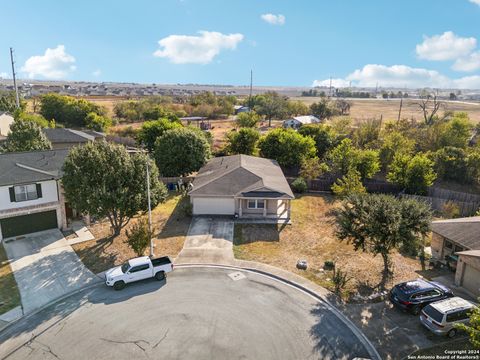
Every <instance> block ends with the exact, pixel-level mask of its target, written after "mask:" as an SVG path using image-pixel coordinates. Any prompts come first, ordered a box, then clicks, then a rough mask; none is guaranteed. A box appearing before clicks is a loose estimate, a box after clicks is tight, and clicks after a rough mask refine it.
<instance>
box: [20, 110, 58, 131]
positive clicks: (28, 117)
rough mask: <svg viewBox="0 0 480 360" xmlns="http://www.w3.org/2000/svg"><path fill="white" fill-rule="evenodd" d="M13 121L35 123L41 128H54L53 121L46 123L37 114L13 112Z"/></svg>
mask: <svg viewBox="0 0 480 360" xmlns="http://www.w3.org/2000/svg"><path fill="white" fill-rule="evenodd" d="M15 119H16V120H23V121H32V122H34V123H36V124H37V125H38V126H40V127H41V128H54V127H55V121H53V120H52V121H48V120H47V119H45V118H44V117H43V116H42V115H39V114H30V113H26V112H23V111H16V112H15Z"/></svg>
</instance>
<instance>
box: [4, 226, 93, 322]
mask: <svg viewBox="0 0 480 360" xmlns="http://www.w3.org/2000/svg"><path fill="white" fill-rule="evenodd" d="M4 247H5V251H6V252H7V256H8V258H9V259H10V266H11V267H12V271H13V275H14V276H15V281H16V282H17V286H18V290H19V291H20V297H21V300H22V307H23V313H24V314H26V313H29V312H31V311H33V310H35V309H37V308H40V307H42V306H43V305H45V304H47V303H49V302H51V301H52V300H54V299H57V298H59V297H61V296H63V295H65V294H67V293H69V292H72V291H74V290H78V289H79V288H82V287H84V286H86V285H88V284H91V283H93V282H94V281H97V280H99V279H98V278H97V277H96V276H95V275H94V274H93V273H91V272H90V271H89V270H88V269H87V268H86V267H85V266H84V265H83V263H82V262H81V261H80V259H79V258H78V256H77V254H76V253H75V251H73V249H72V247H71V246H70V245H69V244H68V243H67V240H66V239H65V238H64V237H63V234H62V233H61V232H60V231H59V230H58V229H55V230H48V231H42V232H38V233H35V234H30V235H26V236H25V237H23V238H21V239H18V240H10V241H8V240H7V241H5V242H4Z"/></svg>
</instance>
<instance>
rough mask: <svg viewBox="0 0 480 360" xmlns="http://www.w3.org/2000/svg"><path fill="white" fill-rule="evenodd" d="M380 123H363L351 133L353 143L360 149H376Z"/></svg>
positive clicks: (374, 121)
mask: <svg viewBox="0 0 480 360" xmlns="http://www.w3.org/2000/svg"><path fill="white" fill-rule="evenodd" d="M381 129H382V122H381V121H380V120H377V119H370V120H365V121H363V122H362V123H361V124H360V125H359V126H358V128H357V129H355V131H354V132H353V142H354V143H355V145H356V146H358V147H360V148H371V147H377V145H378V143H379V138H380V130H381Z"/></svg>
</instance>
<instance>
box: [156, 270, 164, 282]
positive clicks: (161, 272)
mask: <svg viewBox="0 0 480 360" xmlns="http://www.w3.org/2000/svg"><path fill="white" fill-rule="evenodd" d="M155 279H157V280H158V281H162V280H165V271H159V272H157V273H156V274H155Z"/></svg>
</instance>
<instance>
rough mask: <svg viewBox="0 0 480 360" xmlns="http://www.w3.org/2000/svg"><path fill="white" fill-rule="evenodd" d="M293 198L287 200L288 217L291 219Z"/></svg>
mask: <svg viewBox="0 0 480 360" xmlns="http://www.w3.org/2000/svg"><path fill="white" fill-rule="evenodd" d="M291 203H292V200H287V219H290V207H291Z"/></svg>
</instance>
